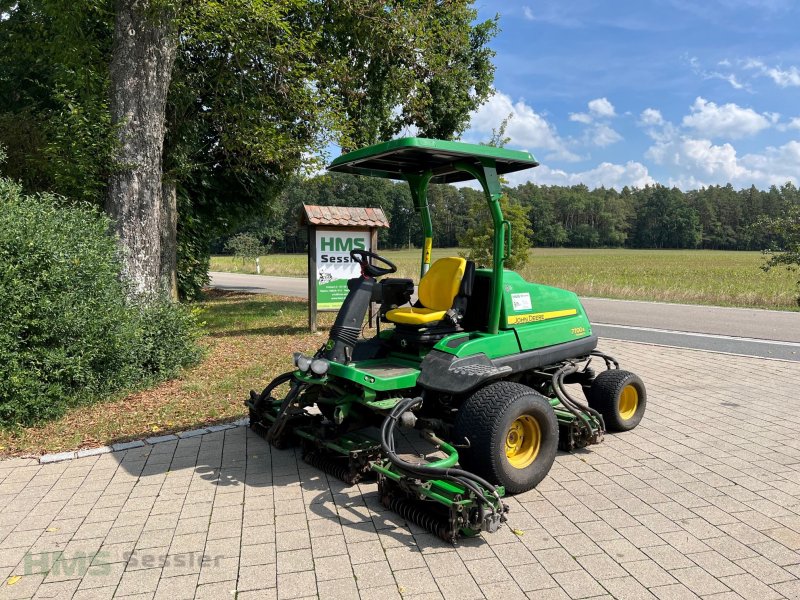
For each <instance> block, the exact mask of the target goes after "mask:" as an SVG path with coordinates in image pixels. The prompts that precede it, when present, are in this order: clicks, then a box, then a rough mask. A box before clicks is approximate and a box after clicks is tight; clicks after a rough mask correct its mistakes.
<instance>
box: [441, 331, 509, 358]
mask: <svg viewBox="0 0 800 600" xmlns="http://www.w3.org/2000/svg"><path fill="white" fill-rule="evenodd" d="M463 337H468V338H469V341H468V342H464V343H462V344H460V345H458V346H456V347H455V348H450V347H448V346H447V343H448V341H449V340H452V339H460V338H463ZM434 348H435V349H436V350H441V351H442V352H447V353H448V354H452V355H453V356H458V357H459V358H461V357H464V356H473V355H475V354H485V355H486V357H487V358H490V359H492V358H499V357H501V356H508V355H509V354H518V353H519V341H518V340H517V335H516V334H515V333H514V332H513V331H500V332H498V333H496V334H490V333H486V332H483V331H473V332H470V333H457V334H454V335H449V336H447V337H446V338H443V339H441V340H440V341H439V342H437V343H436V345H435V346H434Z"/></svg>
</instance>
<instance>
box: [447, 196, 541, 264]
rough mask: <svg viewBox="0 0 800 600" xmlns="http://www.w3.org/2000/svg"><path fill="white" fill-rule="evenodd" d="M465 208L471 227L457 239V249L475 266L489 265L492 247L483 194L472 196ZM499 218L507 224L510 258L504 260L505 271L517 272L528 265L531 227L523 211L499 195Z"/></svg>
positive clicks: (491, 233) (487, 213)
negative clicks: (459, 247) (462, 249)
mask: <svg viewBox="0 0 800 600" xmlns="http://www.w3.org/2000/svg"><path fill="white" fill-rule="evenodd" d="M474 196H475V197H473V199H472V201H471V202H470V207H469V216H470V221H471V222H472V223H473V225H472V226H471V227H470V228H469V229H468V230H467V231H466V232H465V233H464V235H463V236H462V237H461V238H460V239H459V245H461V246H463V247H464V248H466V249H467V252H465V253H464V256H465V257H466V258H469V259H470V260H474V261H475V264H476V265H478V266H484V267H489V266H491V264H492V248H493V247H494V227H493V226H492V219H491V218H490V216H489V207H488V206H487V205H486V199H485V198H484V197H483V194H479V193H477V192H476V193H475V195H474ZM500 208H501V209H502V211H503V217H504V218H505V220H507V221H508V222H509V223H511V255H510V256H509V257H508V258H507V259H506V261H505V266H506V268H508V269H521V268H522V267H524V266H525V265H526V264H527V263H528V250H529V249H530V247H531V243H530V238H531V233H532V231H531V224H530V221H529V220H528V214H527V212H526V211H525V208H524V207H522V206H521V205H520V204H518V203H516V202H514V201H512V200H509V198H508V196H507V195H505V194H503V196H502V197H501V198H500Z"/></svg>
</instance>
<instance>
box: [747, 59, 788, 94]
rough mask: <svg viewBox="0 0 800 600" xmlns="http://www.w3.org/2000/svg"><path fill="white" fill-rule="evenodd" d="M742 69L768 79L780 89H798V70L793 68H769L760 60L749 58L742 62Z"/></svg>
mask: <svg viewBox="0 0 800 600" xmlns="http://www.w3.org/2000/svg"><path fill="white" fill-rule="evenodd" d="M744 68H745V69H750V70H754V71H756V72H757V73H759V74H760V75H763V76H765V77H769V78H770V79H772V81H774V82H775V84H776V85H778V86H780V87H784V88H785V87H800V69H798V68H797V67H795V66H790V67H789V68H788V69H784V68H782V67H779V66H775V67H770V66H768V65H767V64H765V63H764V62H763V61H761V60H758V59H755V58H750V59H748V60H746V61H745V62H744Z"/></svg>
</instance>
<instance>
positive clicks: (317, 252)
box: [300, 204, 389, 331]
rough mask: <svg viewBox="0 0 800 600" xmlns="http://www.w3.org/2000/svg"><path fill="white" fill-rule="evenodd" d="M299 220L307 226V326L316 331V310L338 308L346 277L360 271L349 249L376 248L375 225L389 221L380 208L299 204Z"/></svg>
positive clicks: (386, 225)
mask: <svg viewBox="0 0 800 600" xmlns="http://www.w3.org/2000/svg"><path fill="white" fill-rule="evenodd" d="M300 224H301V225H306V226H307V227H308V327H309V329H310V330H311V331H316V330H317V311H318V310H320V311H336V310H339V309H340V308H341V307H342V304H344V301H345V299H346V298H347V294H348V293H349V291H350V290H348V289H347V280H348V279H353V278H355V277H359V276H360V275H361V268H360V267H359V266H358V263H355V262H353V259H352V258H350V252H351V251H352V250H365V251H367V252H376V251H377V249H378V229H379V228H387V227H389V221H388V219H387V218H386V215H385V214H383V211H382V210H381V209H380V208H370V207H357V206H331V205H327V206H316V205H313V204H303V212H302V214H301V215H300ZM369 314H370V323H372V310H370V313H369Z"/></svg>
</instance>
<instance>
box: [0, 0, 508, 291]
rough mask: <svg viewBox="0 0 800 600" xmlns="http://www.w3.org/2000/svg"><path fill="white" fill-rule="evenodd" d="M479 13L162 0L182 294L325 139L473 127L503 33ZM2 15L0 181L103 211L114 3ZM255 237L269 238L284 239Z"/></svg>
mask: <svg viewBox="0 0 800 600" xmlns="http://www.w3.org/2000/svg"><path fill="white" fill-rule="evenodd" d="M0 4H3V2H2V0H0ZM150 4H151V5H156V7H157V8H162V7H163V6H164V5H165V3H164V2H159V3H155V2H151V3H150ZM472 5H473V2H472V1H471V0H454V1H450V2H437V3H431V2H429V1H428V0H413V1H405V0H404V1H402V2H401V1H399V0H383V1H379V2H376V1H375V0H346V1H345V0H336V1H333V2H327V1H326V2H322V1H320V0H277V1H274V2H250V1H249V0H231V1H229V2H224V3H221V2H180V3H178V2H174V1H173V0H166V6H168V7H169V8H170V9H172V11H171V12H170V14H172V15H174V18H175V23H174V24H175V26H176V28H177V29H179V31H180V36H179V40H180V45H179V48H178V54H177V59H176V63H175V67H174V69H173V72H172V78H171V85H170V90H169V96H168V102H167V110H166V137H165V145H164V158H163V164H164V171H165V175H166V176H167V178H168V179H169V180H171V181H174V182H176V184H177V186H178V189H179V190H181V191H182V193H183V194H184V197H183V199H182V201H181V202H180V203H179V216H178V219H179V225H178V227H179V232H178V281H179V284H180V290H181V293H182V295H183V297H194V296H195V295H196V294H197V293H198V291H199V289H200V287H201V286H202V284H203V278H204V277H205V275H204V274H203V273H202V268H203V266H204V265H205V264H207V261H208V244H209V241H210V239H212V238H214V237H218V236H220V235H227V234H230V233H231V232H237V231H240V230H241V229H242V228H243V227H244V226H246V225H247V224H249V222H250V220H251V219H253V218H254V217H253V215H255V219H266V218H267V217H268V215H269V214H272V213H274V212H275V210H276V208H277V207H278V206H279V204H280V202H279V200H278V195H279V194H280V192H281V190H282V189H283V188H284V186H285V185H286V183H287V182H288V180H289V179H290V178H291V177H292V176H293V175H295V174H296V173H297V172H298V171H300V170H301V169H302V168H304V167H309V166H311V167H318V166H319V164H309V163H311V162H312V161H311V160H310V159H309V156H311V155H313V154H314V153H315V152H321V151H322V152H324V149H325V148H326V147H327V146H328V145H329V143H330V142H332V141H336V142H338V144H339V145H340V146H342V147H345V148H352V147H355V146H360V145H365V144H368V143H372V142H375V141H378V140H379V139H384V138H387V137H392V136H394V135H395V134H398V133H400V132H402V131H403V130H404V129H405V128H408V127H410V126H414V127H416V128H418V130H419V131H420V132H421V133H422V134H423V135H428V136H431V137H440V138H450V137H453V136H454V135H457V134H458V133H460V132H461V131H463V130H464V128H465V127H466V125H467V123H468V119H469V114H470V112H471V111H472V110H474V109H475V108H476V107H477V106H479V105H480V104H481V103H482V102H483V101H484V100H485V99H486V97H488V95H489V94H490V93H491V82H492V78H493V74H494V67H493V66H492V63H491V60H492V57H493V55H494V54H493V51H492V50H491V49H490V48H489V47H488V43H489V42H490V41H491V39H492V38H493V37H494V35H495V33H496V30H497V23H496V19H490V20H487V21H483V22H481V21H477V20H476V17H477V13H476V11H475V10H474V9H473V8H472ZM4 6H5V8H4V9H3V12H4V14H5V15H6V18H4V19H2V20H0V143H5V144H6V145H7V147H8V148H9V154H10V156H9V160H8V162H7V163H6V164H5V165H4V166H2V167H1V172H2V173H3V174H6V175H9V176H11V177H12V178H14V179H17V180H20V181H22V182H23V184H24V185H25V187H26V189H28V190H33V191H51V192H55V193H58V194H61V195H64V196H67V197H69V198H75V199H82V200H89V201H91V202H93V203H94V204H96V205H98V206H99V205H102V203H103V200H104V195H105V188H106V182H107V178H108V175H109V173H110V172H111V170H112V169H113V168H114V165H113V164H112V161H111V156H112V150H113V139H114V136H113V130H112V128H111V124H110V118H109V114H108V100H107V98H108V95H109V94H108V87H109V73H108V66H109V63H110V61H111V56H112V52H113V47H112V40H113V29H114V18H115V7H114V3H113V2H111V0H75V1H67V0H18V1H14V2H5V4H4ZM154 10H156V9H154ZM395 205H396V204H393V205H392V206H393V207H394V206H395ZM412 220H413V219H412ZM292 225H293V226H294V224H292ZM253 233H255V234H256V235H258V236H259V237H262V239H274V238H277V237H279V235H278V234H280V233H282V232H280V231H278V233H275V230H274V229H273V230H272V232H270V231H267V230H266V229H263V228H262V229H261V230H259V231H253ZM280 237H282V236H280Z"/></svg>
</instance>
